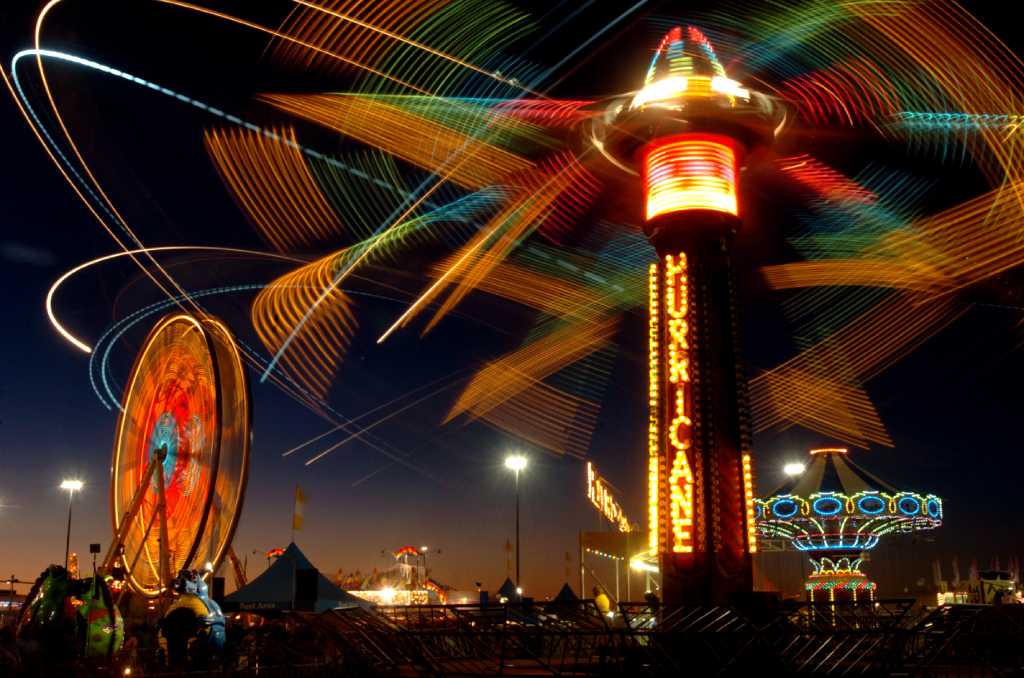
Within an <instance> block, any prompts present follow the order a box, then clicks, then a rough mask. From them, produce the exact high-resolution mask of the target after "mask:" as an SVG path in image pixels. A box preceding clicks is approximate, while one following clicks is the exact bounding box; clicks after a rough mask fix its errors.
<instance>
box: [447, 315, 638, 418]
mask: <svg viewBox="0 0 1024 678" xmlns="http://www.w3.org/2000/svg"><path fill="white" fill-rule="evenodd" d="M617 328H618V318H617V317H615V318H609V319H606V320H604V321H603V322H600V323H582V322H576V323H571V324H566V325H565V326H563V327H561V328H559V329H557V330H555V331H554V332H552V333H550V334H548V335H546V336H544V337H542V338H540V339H538V340H536V341H534V342H532V343H530V344H528V345H526V346H524V347H523V348H521V349H519V350H517V351H514V352H512V353H509V354H507V355H505V356H503V357H502V358H500V359H499V360H496V361H494V362H492V363H490V364H488V365H487V366H486V367H484V368H483V369H481V370H480V371H479V372H477V374H476V375H475V376H474V377H473V378H472V379H471V380H470V382H469V384H468V385H467V386H466V388H465V389H464V390H463V392H462V394H461V395H460V396H459V398H458V400H457V401H456V402H455V404H454V405H453V406H452V408H451V410H450V411H449V412H448V415H447V416H446V417H445V420H444V421H445V423H447V422H449V421H451V420H452V419H454V418H455V417H457V416H458V415H460V414H462V413H463V412H470V413H471V414H472V416H474V417H479V416H482V415H483V414H485V413H487V412H488V411H490V410H491V409H493V408H494V407H497V406H498V405H499V404H501V403H503V402H504V401H506V400H508V399H509V398H512V397H513V396H515V395H517V394H519V393H520V392H522V391H524V390H526V389H528V388H530V387H532V386H534V385H535V384H537V383H538V382H540V381H541V380H543V379H545V378H547V377H549V376H551V375H552V374H554V373H555V372H558V371H559V370H561V369H563V368H565V367H566V366H568V365H570V364H572V363H574V362H576V361H577V360H580V359H581V358H584V357H585V356H587V355H590V354H591V353H593V352H595V351H597V350H599V349H601V348H604V347H605V346H607V345H608V342H609V340H610V339H611V337H612V336H613V335H614V333H615V331H616V330H617Z"/></svg>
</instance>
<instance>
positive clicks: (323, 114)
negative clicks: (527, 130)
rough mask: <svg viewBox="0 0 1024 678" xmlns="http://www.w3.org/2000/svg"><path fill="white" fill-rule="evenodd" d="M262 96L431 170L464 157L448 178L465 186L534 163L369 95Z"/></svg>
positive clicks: (484, 183)
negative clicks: (455, 158) (456, 158)
mask: <svg viewBox="0 0 1024 678" xmlns="http://www.w3.org/2000/svg"><path fill="white" fill-rule="evenodd" d="M260 99H261V100H263V101H266V102H267V103H269V104H271V105H273V106H274V107H276V108H279V109H280V110H283V111H285V112H287V113H291V114H292V115H296V116H298V117H300V118H303V119H305V120H309V121H311V122H315V123H317V124H319V125H323V126H324V127H327V128H329V129H332V130H334V131H336V132H339V133H341V134H344V135H346V136H349V137H352V138H353V139H356V140H358V141H361V142H362V143H364V144H368V145H370V146H374V147H376V148H379V149H381V150H383V151H385V152H387V153H390V154H392V155H395V156H396V157H399V158H402V159H403V160H405V161H406V162H409V163H411V164H413V165H415V166H417V167H420V168H422V169H425V170H427V171H429V172H433V171H435V170H436V169H437V168H438V167H439V166H442V165H445V164H446V163H450V162H451V161H452V159H453V158H454V157H456V156H459V157H460V158H461V159H462V162H460V163H458V164H457V165H455V166H453V167H452V168H451V170H450V172H449V174H448V178H450V179H451V180H452V181H453V182H455V183H456V184H458V185H459V186H462V187H464V188H470V189H473V190H479V189H481V188H484V187H486V186H491V185H494V184H497V183H500V180H501V179H502V178H504V177H506V176H508V175H510V174H513V173H515V172H522V171H524V170H526V169H529V168H530V167H532V165H533V163H531V162H530V161H529V160H526V159H525V158H522V157H520V156H518V155H516V154H515V153H512V152H510V151H506V150H504V149H502V148H498V147H497V146H493V145H491V144H488V143H486V142H484V141H480V140H479V139H474V138H472V137H470V136H468V135H465V134H462V133H461V132H457V131H455V130H453V129H451V128H450V127H446V126H444V125H441V124H439V123H436V122H433V121H432V120H428V119H426V118H424V117H421V116H418V115H414V114H412V113H409V112H407V111H404V110H402V109H400V108H398V107H396V106H392V105H389V104H387V103H384V102H383V101H380V100H377V99H373V98H369V97H361V96H356V95H335V94H264V95H261V96H260Z"/></svg>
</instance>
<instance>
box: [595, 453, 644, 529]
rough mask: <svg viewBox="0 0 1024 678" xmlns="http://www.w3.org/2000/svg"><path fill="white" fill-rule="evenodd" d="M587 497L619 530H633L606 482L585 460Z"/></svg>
mask: <svg viewBox="0 0 1024 678" xmlns="http://www.w3.org/2000/svg"><path fill="white" fill-rule="evenodd" d="M587 499H589V500H590V503H591V504H593V505H594V508H596V509H597V510H598V511H599V512H600V513H601V515H603V516H604V517H605V518H607V519H608V522H610V523H611V524H612V525H614V526H615V527H617V528H618V530H619V531H620V532H631V531H632V530H633V527H632V526H631V525H630V524H629V519H628V518H626V514H625V513H624V512H623V510H622V507H621V506H619V502H617V501H615V497H613V496H612V493H611V490H610V489H609V488H608V484H607V483H606V482H605V480H604V479H603V478H601V475H600V474H599V473H598V472H597V471H596V470H595V469H594V465H593V464H592V463H591V462H589V461H588V462H587Z"/></svg>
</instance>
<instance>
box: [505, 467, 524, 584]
mask: <svg viewBox="0 0 1024 678" xmlns="http://www.w3.org/2000/svg"><path fill="white" fill-rule="evenodd" d="M505 468H507V469H510V470H511V471H514V472H515V474H516V586H517V587H518V586H519V472H520V471H522V470H523V469H524V468H526V457H524V456H523V455H521V454H513V455H511V456H509V457H505Z"/></svg>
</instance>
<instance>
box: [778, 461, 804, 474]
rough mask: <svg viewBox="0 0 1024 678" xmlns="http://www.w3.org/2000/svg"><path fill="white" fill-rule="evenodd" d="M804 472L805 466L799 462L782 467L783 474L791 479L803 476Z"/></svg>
mask: <svg viewBox="0 0 1024 678" xmlns="http://www.w3.org/2000/svg"><path fill="white" fill-rule="evenodd" d="M804 470H805V467H804V465H803V464H801V463H800V462H798V461H793V462H789V463H787V464H786V465H785V466H783V467H782V472H783V473H785V474H786V475H787V476H790V477H792V476H798V475H801V474H802V473H803V472H804Z"/></svg>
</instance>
